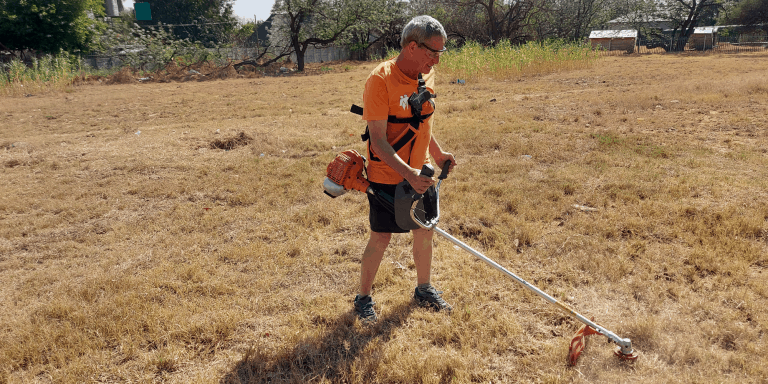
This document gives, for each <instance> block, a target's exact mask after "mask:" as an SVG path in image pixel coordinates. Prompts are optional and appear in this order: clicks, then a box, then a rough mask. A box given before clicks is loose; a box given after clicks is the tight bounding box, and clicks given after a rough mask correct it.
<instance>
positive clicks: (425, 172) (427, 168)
mask: <svg viewBox="0 0 768 384" xmlns="http://www.w3.org/2000/svg"><path fill="white" fill-rule="evenodd" d="M434 175H435V168H432V166H431V165H429V164H424V165H423V166H422V167H421V173H420V174H419V176H426V177H432V176H434Z"/></svg>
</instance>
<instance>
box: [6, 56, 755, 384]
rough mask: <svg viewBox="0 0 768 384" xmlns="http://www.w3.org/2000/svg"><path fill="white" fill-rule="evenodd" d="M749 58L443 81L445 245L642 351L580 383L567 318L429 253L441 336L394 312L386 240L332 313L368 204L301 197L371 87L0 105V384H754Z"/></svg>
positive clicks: (353, 261)
mask: <svg viewBox="0 0 768 384" xmlns="http://www.w3.org/2000/svg"><path fill="white" fill-rule="evenodd" d="M765 60H766V56H765V55H722V56H718V55H708V56H686V55H674V56H673V55H669V56H642V57H637V56H632V57H610V58H606V59H602V60H601V61H599V62H598V63H597V64H596V66H595V67H593V68H592V69H581V70H573V71H570V72H566V73H559V74H549V75H545V76H539V77H524V78H521V79H519V80H518V79H515V80H510V81H490V80H483V78H482V76H479V77H478V79H477V80H475V81H470V82H468V84H467V85H464V86H460V85H456V84H449V80H450V79H451V78H454V76H453V75H452V74H450V73H444V74H443V75H441V77H440V79H439V83H438V89H437V92H438V94H439V98H438V102H439V108H438V115H437V116H436V118H437V125H436V132H437V135H438V136H439V138H440V139H441V141H442V144H443V146H444V147H445V148H446V149H449V150H451V151H453V153H455V154H456V155H457V157H458V159H459V161H460V166H459V167H458V168H457V169H456V171H455V173H454V174H453V175H452V176H451V177H450V178H449V179H448V180H447V181H446V182H445V183H444V185H443V199H442V214H443V220H442V222H441V224H440V227H441V228H443V229H445V230H447V231H448V232H450V233H452V234H454V235H455V236H457V237H460V238H462V239H464V240H466V241H467V242H468V243H469V244H470V245H472V246H474V247H476V248H478V249H480V250H481V251H482V252H484V253H485V254H486V255H487V256H489V257H491V258H493V259H494V260H496V261H498V262H499V263H500V264H502V265H504V266H506V267H507V268H509V269H510V270H512V271H514V272H516V273H518V274H519V275H520V276H521V277H523V278H525V279H527V280H528V281H530V282H532V283H535V284H536V285H537V286H539V287H540V288H542V289H543V290H545V291H547V292H549V293H550V294H552V295H553V296H555V297H557V298H558V299H562V300H563V301H565V302H567V303H569V304H570V305H572V306H573V307H574V308H575V309H577V310H578V311H580V312H581V313H583V314H585V315H587V316H590V317H591V316H594V317H595V318H596V319H597V321H598V322H600V323H601V324H603V325H605V326H606V327H607V328H609V329H611V330H613V331H614V332H616V333H617V334H619V335H621V336H623V337H629V338H631V339H632V340H633V343H634V345H635V347H636V348H637V349H638V350H639V351H640V353H641V357H640V359H639V360H638V361H636V362H634V363H625V362H620V361H618V360H617V359H615V358H614V357H613V356H612V354H611V350H612V348H611V347H610V346H608V345H606V344H605V343H604V341H603V339H601V338H597V337H593V339H592V341H591V343H590V345H588V347H587V349H586V351H585V353H584V354H583V355H582V359H581V360H580V362H579V365H578V366H577V367H575V368H569V367H568V366H567V365H566V352H567V348H568V347H567V345H568V342H569V339H570V335H571V334H572V333H573V332H574V331H575V330H576V328H577V326H578V324H577V323H576V322H575V321H574V320H572V319H570V318H568V317H565V316H564V315H562V314H561V313H560V312H559V311H558V310H557V309H555V308H554V307H552V306H550V305H548V304H546V303H545V302H544V301H543V300H541V299H539V298H538V297H536V296H534V295H532V294H530V293H528V292H526V291H524V290H522V289H521V288H519V287H518V286H516V285H515V283H514V282H513V281H511V280H510V279H508V278H506V277H505V276H503V275H501V274H500V273H498V272H496V271H494V270H492V269H490V268H488V267H487V266H486V265H485V264H483V263H482V262H477V261H475V260H473V258H472V256H470V255H468V254H467V253H465V252H463V251H461V250H458V249H455V248H454V246H453V245H452V244H450V243H448V242H446V241H445V240H442V239H437V240H436V244H437V246H436V248H435V258H436V261H435V263H434V272H433V281H434V282H435V283H436V285H438V287H440V288H441V289H443V290H444V291H445V292H446V293H445V297H446V299H448V301H450V302H451V303H452V304H453V305H454V307H455V309H456V310H455V312H454V314H452V315H450V316H446V315H444V314H439V313H432V312H429V311H425V310H423V309H420V308H416V307H413V306H412V305H411V304H410V296H411V294H412V289H413V286H414V284H415V270H414V266H413V263H412V261H411V258H410V245H409V241H410V239H409V236H397V237H395V239H394V241H393V244H392V246H391V247H390V249H389V251H388V253H387V255H386V256H385V260H384V262H383V263H382V267H381V270H380V273H379V275H378V277H377V281H376V285H375V286H374V295H375V297H376V300H377V302H378V303H379V306H378V309H379V311H380V314H381V318H382V320H381V321H380V322H379V323H378V324H377V325H375V326H373V327H364V326H361V325H360V324H359V323H358V322H357V321H356V320H355V319H354V316H353V315H352V314H351V313H350V311H351V306H352V304H351V301H352V298H353V296H354V293H355V292H356V289H357V282H358V273H359V257H360V254H361V252H362V248H363V246H364V243H365V239H366V237H367V207H366V203H365V198H364V197H363V196H362V195H360V194H351V193H350V194H347V195H345V196H343V197H340V198H338V199H334V200H331V199H329V198H328V197H326V196H325V195H323V194H322V190H321V186H320V184H321V181H322V178H323V176H324V171H325V166H326V165H327V163H328V162H329V161H330V160H331V159H332V158H333V156H334V154H335V153H336V152H337V151H340V150H342V149H347V148H355V149H358V150H363V148H364V147H363V144H362V143H361V142H360V141H359V139H358V137H359V136H358V135H359V134H360V133H361V131H362V129H363V128H364V125H363V124H362V122H361V121H360V120H359V119H358V117H357V116H356V115H352V114H350V113H348V112H347V111H348V108H349V105H350V104H352V103H360V99H361V94H362V88H363V82H364V80H365V77H366V75H367V73H368V72H369V71H370V69H371V68H372V66H373V64H364V65H359V64H354V65H353V66H351V67H349V66H348V64H343V65H337V66H332V65H330V64H329V65H328V68H331V70H327V71H325V72H327V73H326V74H323V75H322V76H295V77H278V78H270V77H265V78H258V79H236V80H225V81H209V82H185V83H161V84H126V85H113V86H98V85H89V86H81V87H76V88H75V89H74V92H71V93H65V94H47V95H38V96H32V97H19V98H12V97H11V98H9V97H6V98H3V100H2V107H0V126H2V127H3V128H2V137H0V172H1V174H2V179H3V187H2V191H3V192H2V193H1V194H0V281H2V282H3V284H2V285H0V303H2V305H3V311H0V327H1V328H0V382H9V383H33V382H40V383H45V382H56V383H75V382H77V383H79V382H178V383H191V382H195V383H206V382H207V383H243V382H325V383H330V382H349V383H353V382H381V383H393V382H400V383H448V382H454V383H465V382H494V383H497V382H542V383H565V382H576V383H615V382H624V383H628V382H643V383H658V382H665V383H694V382H731V383H743V382H752V383H760V382H765V380H767V379H768V368H766V366H768V365H767V364H766V358H765V357H763V354H762V353H763V351H764V350H765V349H766V340H765V338H766V335H765V330H766V326H767V325H768V318H767V317H766V310H765V308H767V307H768V302H767V300H766V297H768V284H767V283H766V276H768V275H767V274H768V272H766V271H765V269H766V267H768V256H766V255H768V224H767V223H766V219H767V218H768V198H767V197H768V196H767V195H768V193H766V191H768V185H767V184H768V182H767V181H766V180H768V178H767V177H766V176H767V175H766V169H767V167H766V166H767V165H768V154H767V153H768V141H767V140H766V139H767V138H768V131H766V127H768V118H767V117H766V116H768V101H766V100H768V97H767V96H768V80H767V79H766V77H765V64H764V63H765ZM491 100H495V101H491ZM218 148H224V149H218ZM574 204H579V205H586V206H590V207H594V208H597V209H598V210H597V211H595V212H585V211H581V210H578V209H575V208H573V205H574Z"/></svg>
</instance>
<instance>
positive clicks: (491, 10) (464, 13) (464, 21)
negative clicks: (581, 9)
mask: <svg viewBox="0 0 768 384" xmlns="http://www.w3.org/2000/svg"><path fill="white" fill-rule="evenodd" d="M438 2H439V3H440V4H441V5H442V6H443V7H444V10H445V12H446V13H447V17H446V22H445V26H446V33H448V34H449V35H454V36H460V37H461V39H462V40H466V39H471V40H475V41H478V42H481V43H484V44H491V45H495V44H497V43H499V42H500V41H502V40H507V41H509V42H511V43H513V44H515V43H523V42H525V41H528V40H530V39H531V38H532V36H531V34H530V30H531V27H532V25H531V20H532V18H531V17H532V16H533V14H534V13H535V12H536V11H538V10H540V9H541V7H540V5H541V4H542V3H543V0H439V1H438Z"/></svg>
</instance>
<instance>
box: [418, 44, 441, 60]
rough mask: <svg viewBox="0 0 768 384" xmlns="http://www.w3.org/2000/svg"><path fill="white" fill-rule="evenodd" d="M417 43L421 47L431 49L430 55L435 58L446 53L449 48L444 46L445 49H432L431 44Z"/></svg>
mask: <svg viewBox="0 0 768 384" xmlns="http://www.w3.org/2000/svg"><path fill="white" fill-rule="evenodd" d="M416 44H417V45H418V46H419V47H421V48H424V49H426V50H428V51H430V52H431V53H430V54H429V57H431V58H433V59H437V58H439V57H440V56H442V55H443V53H445V51H447V50H448V48H445V47H443V49H432V48H430V47H429V46H427V45H426V44H422V43H416Z"/></svg>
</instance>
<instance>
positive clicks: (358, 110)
mask: <svg viewBox="0 0 768 384" xmlns="http://www.w3.org/2000/svg"><path fill="white" fill-rule="evenodd" d="M349 111H350V112H352V113H354V114H356V115H360V116H362V115H363V107H361V106H359V105H356V104H352V108H350V109H349ZM430 116H432V114H431V113H428V114H426V115H419V116H411V117H397V116H393V115H389V116H387V122H388V123H392V124H406V123H407V124H410V125H411V126H412V127H413V128H414V129H416V130H418V129H419V125H420V124H421V123H423V122H424V120H426V119H427V118H429V117H430ZM360 138H361V139H362V140H363V141H367V140H368V139H370V138H371V136H370V135H369V134H368V127H365V133H364V134H362V135H360ZM403 145H405V144H403ZM393 148H394V146H393ZM400 148H402V146H401V147H400ZM398 149H399V148H395V152H397V150H398Z"/></svg>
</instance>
